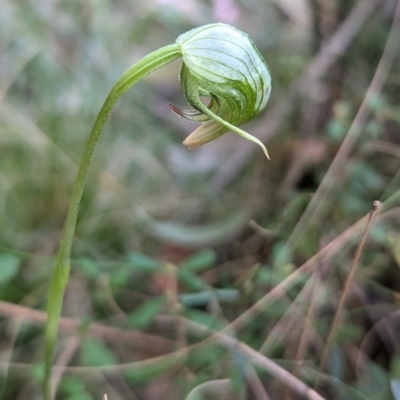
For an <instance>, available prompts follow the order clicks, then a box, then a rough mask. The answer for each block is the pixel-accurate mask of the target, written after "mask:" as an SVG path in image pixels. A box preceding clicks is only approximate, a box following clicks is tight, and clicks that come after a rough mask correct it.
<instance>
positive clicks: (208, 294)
mask: <svg viewBox="0 0 400 400" xmlns="http://www.w3.org/2000/svg"><path fill="white" fill-rule="evenodd" d="M178 297H179V302H180V303H181V304H183V305H185V306H187V307H198V306H205V305H207V304H208V303H209V302H210V300H211V299H212V298H213V297H216V298H217V299H218V301H219V302H221V303H231V302H233V301H235V300H236V299H238V298H239V291H238V290H236V289H214V290H203V291H201V292H198V293H182V294H180V295H179V296H178Z"/></svg>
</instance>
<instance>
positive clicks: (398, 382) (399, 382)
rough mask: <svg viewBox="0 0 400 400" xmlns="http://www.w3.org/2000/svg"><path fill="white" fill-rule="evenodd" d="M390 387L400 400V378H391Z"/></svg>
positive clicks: (396, 399) (396, 398) (395, 396)
mask: <svg viewBox="0 0 400 400" xmlns="http://www.w3.org/2000/svg"><path fill="white" fill-rule="evenodd" d="M390 389H391V391H392V394H393V397H394V398H395V400H400V379H391V380H390Z"/></svg>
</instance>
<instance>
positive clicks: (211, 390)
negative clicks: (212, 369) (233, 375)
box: [186, 379, 239, 400]
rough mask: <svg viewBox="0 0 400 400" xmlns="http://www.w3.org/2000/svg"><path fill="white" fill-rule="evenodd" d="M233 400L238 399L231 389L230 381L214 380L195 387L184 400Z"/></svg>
mask: <svg viewBox="0 0 400 400" xmlns="http://www.w3.org/2000/svg"><path fill="white" fill-rule="evenodd" d="M206 399H207V400H234V399H237V400H238V399H239V396H238V394H237V393H235V392H234V391H233V389H232V382H231V380H230V379H216V380H212V381H208V382H204V383H202V384H200V385H198V386H196V387H195V388H194V389H192V391H191V392H190V393H189V394H188V395H187V397H186V400H206Z"/></svg>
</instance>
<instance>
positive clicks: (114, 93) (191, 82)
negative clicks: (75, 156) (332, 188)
mask: <svg viewBox="0 0 400 400" xmlns="http://www.w3.org/2000/svg"><path fill="white" fill-rule="evenodd" d="M181 56H182V58H183V63H182V67H181V72H180V79H181V84H182V90H183V93H184V95H185V97H186V99H187V100H188V102H189V104H190V105H191V106H192V107H193V108H194V110H191V111H182V110H179V109H178V108H176V107H174V106H170V107H171V109H172V110H173V111H175V112H176V113H178V114H179V115H181V116H183V117H185V118H188V119H190V120H192V121H196V122H202V123H203V124H202V126H201V127H200V128H198V129H196V130H195V131H194V132H193V133H192V134H191V135H189V136H188V137H187V139H186V140H185V141H184V142H183V143H184V144H185V145H186V146H188V147H189V148H190V149H191V148H193V147H196V146H200V145H202V144H204V143H207V142H210V141H211V140H214V139H216V138H218V137H219V136H221V135H223V134H224V133H225V132H227V131H229V130H231V131H233V132H236V133H238V134H239V135H241V136H243V137H244V138H246V139H248V140H251V141H253V142H255V143H258V144H259V145H260V146H261V147H262V149H263V150H264V152H265V154H266V155H267V157H268V153H267V150H266V148H265V147H264V145H263V144H262V143H261V142H260V141H259V140H258V139H257V138H255V137H254V136H251V135H250V134H248V133H247V132H245V131H243V130H241V129H240V128H238V125H240V124H243V123H244V122H247V121H250V120H251V119H252V118H254V117H255V116H256V115H257V114H258V113H259V112H260V111H261V110H262V109H263V108H264V107H265V105H266V103H267V101H268V97H269V94H270V91H271V76H270V74H269V72H268V67H267V64H266V63H265V61H264V60H263V58H262V57H261V55H260V53H259V52H258V50H257V49H256V47H255V46H254V43H253V42H252V41H251V39H250V38H249V37H248V36H247V35H246V34H245V33H243V32H240V31H239V30H237V29H235V28H232V27H231V26H229V25H224V24H213V25H206V26H203V27H201V28H197V29H194V30H192V31H189V32H188V33H185V34H184V35H181V36H179V37H178V39H177V41H176V43H175V44H173V45H169V46H165V47H162V48H161V49H158V50H155V51H153V52H152V53H150V54H148V55H147V56H145V57H143V58H142V59H141V60H139V61H138V62H137V63H135V64H134V65H132V66H131V67H130V68H128V69H127V70H126V71H125V72H124V73H123V74H122V75H121V77H120V78H119V79H118V80H117V82H116V83H115V85H114V86H113V87H112V89H111V91H110V93H109V94H108V96H107V98H106V100H105V101H104V103H103V106H102V107H101V109H100V111H99V114H98V115H97V118H96V120H95V122H94V124H93V128H92V130H91V132H90V135H89V138H88V141H87V143H86V147H85V150H84V152H83V155H82V159H81V162H80V164H79V168H78V173H77V177H76V180H75V184H74V189H73V191H72V196H71V203H70V207H69V210H68V215H67V220H66V223H65V230H64V236H63V239H62V240H61V244H60V248H59V251H58V254H57V258H56V262H55V266H54V270H53V274H52V277H51V282H50V287H49V292H48V293H49V294H48V302H47V322H46V333H45V337H46V339H45V373H44V382H43V394H44V396H43V397H44V399H45V400H49V399H50V398H51V397H52V396H51V370H52V369H51V366H52V363H53V356H54V349H55V344H56V341H57V332H58V321H59V319H60V312H61V308H62V303H63V297H64V292H65V288H66V285H67V283H68V279H69V273H70V265H71V264H70V254H71V249H72V244H73V240H74V234H75V226H76V221H77V218H78V212H79V205H80V202H81V199H82V194H83V190H84V187H85V182H86V177H87V175H88V172H89V168H90V165H91V162H92V158H93V154H94V150H95V148H96V144H97V142H98V140H99V137H100V135H101V132H102V131H103V128H104V125H105V123H106V121H107V119H108V117H109V115H110V113H111V110H112V109H113V107H114V106H115V104H116V103H117V101H118V99H119V98H120V97H121V96H122V94H123V93H125V92H126V91H127V90H128V89H129V88H130V87H132V86H133V85H134V84H135V83H136V82H138V81H139V80H140V79H142V78H143V77H144V76H146V75H148V74H150V73H151V72H153V71H155V70H156V69H158V68H161V67H163V66H164V65H166V64H168V63H169V62H171V61H173V60H175V59H177V58H179V57H181ZM201 96H208V97H209V99H210V100H209V103H208V104H207V105H205V104H204V103H203V101H202V100H201Z"/></svg>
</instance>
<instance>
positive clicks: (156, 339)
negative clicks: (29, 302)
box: [0, 301, 171, 354]
mask: <svg viewBox="0 0 400 400" xmlns="http://www.w3.org/2000/svg"><path fill="white" fill-rule="evenodd" d="M0 316H3V317H10V318H12V317H16V316H19V317H22V318H24V319H25V320H26V321H29V322H31V323H35V324H40V325H43V324H44V323H45V321H46V318H47V316H46V313H45V312H43V311H39V310H34V309H31V308H28V307H24V306H21V305H17V304H11V303H7V302H5V301H0ZM80 325H81V321H79V320H76V319H73V318H66V317H61V319H60V326H59V329H60V330H62V331H63V332H73V333H75V332H76V331H77V330H78V329H79V328H80ZM88 331H89V332H90V334H92V335H93V336H96V337H98V338H101V339H106V340H107V341H109V342H119V343H120V342H121V341H126V342H131V343H132V342H134V343H135V344H136V345H137V347H138V348H143V349H146V350H148V351H150V352H152V353H155V354H164V353H166V352H167V351H168V350H169V349H170V348H171V341H170V340H168V339H165V338H163V337H161V336H157V335H153V334H148V333H142V332H139V331H135V330H122V329H117V328H113V327H110V326H106V325H103V324H98V323H95V324H91V325H90V326H89V327H88Z"/></svg>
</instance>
